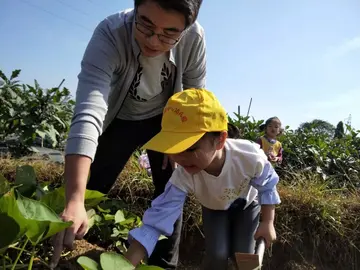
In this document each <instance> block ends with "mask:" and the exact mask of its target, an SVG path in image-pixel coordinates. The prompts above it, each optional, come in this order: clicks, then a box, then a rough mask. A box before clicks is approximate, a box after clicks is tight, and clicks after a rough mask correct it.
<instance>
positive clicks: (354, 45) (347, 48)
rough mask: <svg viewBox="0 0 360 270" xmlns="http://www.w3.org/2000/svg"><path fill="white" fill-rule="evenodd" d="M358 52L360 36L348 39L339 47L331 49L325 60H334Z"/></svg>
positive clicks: (327, 52)
mask: <svg viewBox="0 0 360 270" xmlns="http://www.w3.org/2000/svg"><path fill="white" fill-rule="evenodd" d="M356 50H360V36H358V37H354V38H352V39H348V40H346V41H345V42H343V43H342V44H340V45H338V46H331V47H329V48H328V49H327V51H326V53H325V59H326V60H334V59H337V58H340V57H342V56H344V55H346V54H349V53H351V52H353V51H356Z"/></svg>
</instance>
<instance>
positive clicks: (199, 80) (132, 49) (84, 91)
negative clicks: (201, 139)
mask: <svg viewBox="0 0 360 270" xmlns="http://www.w3.org/2000/svg"><path fill="white" fill-rule="evenodd" d="M134 29H136V28H135V23H134V10H133V9H128V10H125V11H122V12H120V13H116V14H113V15H111V16H109V17H107V18H106V19H104V20H103V21H102V22H100V23H99V25H98V26H97V27H96V29H95V31H94V33H93V35H92V37H91V39H90V41H89V44H88V45H87V48H86V50H85V54H84V56H83V59H82V61H81V72H80V74H79V75H78V79H79V81H78V87H77V91H76V105H75V110H74V115H73V119H72V123H71V127H70V132H69V136H68V140H67V145H66V148H65V154H66V155H68V154H79V155H85V156H88V157H90V158H91V159H92V160H93V158H94V156H95V152H96V148H97V143H98V137H99V136H100V135H101V133H102V132H103V131H104V130H105V129H106V128H107V127H108V125H109V124H110V123H111V121H112V120H113V119H114V118H115V117H116V116H117V114H118V112H119V110H120V108H121V106H122V104H123V102H124V100H125V97H126V95H127V92H128V90H129V87H130V84H131V82H132V80H133V78H134V76H135V74H136V70H137V68H138V65H139V63H138V56H139V54H140V49H139V47H138V45H137V43H136V41H135V39H134ZM205 51H206V48H205V35H204V30H203V28H202V27H201V25H200V24H199V23H198V22H195V23H194V24H193V25H192V26H191V27H189V28H188V29H187V30H186V33H185V34H184V36H183V37H182V38H181V40H180V41H179V43H178V44H176V46H175V47H174V48H173V49H172V50H171V51H170V56H169V60H170V62H171V63H172V64H173V65H174V67H175V70H176V73H175V74H176V75H175V82H174V93H175V92H179V91H182V90H183V89H187V88H192V87H194V88H204V87H205V77H206V52H205Z"/></svg>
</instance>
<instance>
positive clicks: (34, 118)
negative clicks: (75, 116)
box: [0, 70, 75, 156]
mask: <svg viewBox="0 0 360 270" xmlns="http://www.w3.org/2000/svg"><path fill="white" fill-rule="evenodd" d="M20 72H21V70H14V71H13V72H12V74H11V76H10V77H7V76H6V75H5V74H4V73H3V72H2V71H1V70H0V78H1V79H2V80H3V82H4V83H3V84H2V85H1V86H0V115H1V117H0V141H5V140H6V141H7V142H8V145H9V147H10V150H11V151H12V153H13V154H14V155H15V156H22V155H26V154H28V153H30V152H31V146H32V145H33V144H34V142H35V141H36V139H37V138H40V139H41V146H43V145H44V142H46V143H47V146H49V147H55V146H59V144H61V143H62V142H63V141H64V140H65V138H66V136H67V133H68V131H69V127H70V120H71V117H72V112H73V108H74V104H75V103H74V101H73V100H72V99H71V96H70V91H69V90H68V89H67V88H65V87H64V88H62V89H61V85H62V83H63V82H61V84H60V85H59V86H58V87H54V88H51V89H43V88H41V87H40V85H39V83H38V82H37V81H36V80H35V81H34V86H31V85H28V84H26V85H25V84H22V85H21V84H20V83H19V80H17V78H18V76H19V75H20Z"/></svg>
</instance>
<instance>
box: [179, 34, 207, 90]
mask: <svg viewBox="0 0 360 270" xmlns="http://www.w3.org/2000/svg"><path fill="white" fill-rule="evenodd" d="M192 46H193V49H192V52H191V54H190V59H189V62H190V64H189V66H188V67H187V68H186V70H185V72H184V74H183V88H184V89H188V88H205V84H206V43H205V34H204V33H202V35H201V36H200V35H198V36H197V38H196V39H195V41H194V43H193V44H192Z"/></svg>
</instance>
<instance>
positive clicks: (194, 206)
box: [0, 159, 360, 270]
mask: <svg viewBox="0 0 360 270" xmlns="http://www.w3.org/2000/svg"><path fill="white" fill-rule="evenodd" d="M25 164H30V165H32V166H34V168H35V170H36V173H37V177H38V179H39V181H55V182H61V181H62V173H63V167H62V166H61V165H55V164H52V163H49V162H43V161H36V160H35V161H24V160H12V159H0V173H3V174H4V175H5V176H6V177H7V178H10V179H13V178H14V175H15V169H16V166H18V165H25ZM288 177H291V178H292V180H294V179H296V184H292V185H288V184H286V180H284V179H282V182H281V184H280V185H279V192H280V196H281V199H282V204H281V205H279V206H278V208H277V215H276V217H277V218H276V229H277V234H278V241H277V242H276V243H275V244H274V245H273V248H272V250H270V251H268V253H267V257H266V259H265V262H266V265H265V268H264V269H292V270H295V269H299V270H300V269H349V270H355V269H360V194H359V193H354V192H353V193H352V192H349V191H347V190H330V189H327V188H326V183H324V181H323V180H319V179H318V178H317V177H316V176H314V175H311V174H308V175H304V174H303V175H299V174H296V173H292V174H288ZM294 182H295V181H291V183H294ZM152 194H153V185H152V182H151V178H149V177H148V176H147V175H146V172H143V171H141V170H140V169H139V167H138V165H137V162H136V160H135V159H131V160H130V161H129V162H128V164H127V165H126V167H125V169H124V171H123V172H122V174H121V175H120V177H119V179H118V181H117V182H116V184H115V185H114V187H113V189H112V190H111V192H110V196H111V197H119V198H121V199H122V200H124V201H125V202H127V203H128V204H129V208H130V210H131V211H133V212H135V213H136V214H138V215H142V213H143V211H144V210H145V209H146V208H147V207H148V206H149V204H150V202H151V199H152ZM183 232H184V235H183V237H184V238H185V239H184V240H185V246H186V249H187V250H191V253H192V254H193V255H194V256H195V257H199V256H200V255H201V252H202V250H201V246H202V244H203V237H202V235H201V211H200V207H199V204H198V203H197V202H196V200H195V199H194V198H189V199H188V200H187V202H186V205H185V209H184V228H183ZM195 246H196V248H195ZM194 251H197V252H194ZM195 253H196V254H195Z"/></svg>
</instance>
